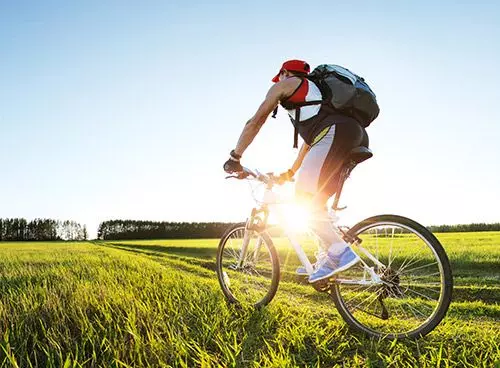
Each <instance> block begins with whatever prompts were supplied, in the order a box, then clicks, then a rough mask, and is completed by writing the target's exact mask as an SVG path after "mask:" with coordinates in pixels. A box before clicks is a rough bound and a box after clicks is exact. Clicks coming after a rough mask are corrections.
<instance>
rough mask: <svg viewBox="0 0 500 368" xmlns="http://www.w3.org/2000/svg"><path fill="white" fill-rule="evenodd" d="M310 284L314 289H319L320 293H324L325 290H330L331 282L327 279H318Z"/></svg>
mask: <svg viewBox="0 0 500 368" xmlns="http://www.w3.org/2000/svg"><path fill="white" fill-rule="evenodd" d="M311 285H312V287H313V288H314V289H316V291H319V292H320V293H324V292H327V291H328V290H330V285H331V282H330V280H329V279H326V280H319V281H316V282H313V283H312V284H311Z"/></svg>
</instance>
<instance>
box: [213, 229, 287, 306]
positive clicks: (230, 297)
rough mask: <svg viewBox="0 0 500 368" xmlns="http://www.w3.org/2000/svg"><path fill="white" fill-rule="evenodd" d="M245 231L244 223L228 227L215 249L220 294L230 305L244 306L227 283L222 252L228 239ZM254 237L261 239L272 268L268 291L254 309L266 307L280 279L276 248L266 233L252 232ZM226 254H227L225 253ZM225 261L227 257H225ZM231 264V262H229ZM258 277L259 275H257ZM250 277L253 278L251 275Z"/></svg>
mask: <svg viewBox="0 0 500 368" xmlns="http://www.w3.org/2000/svg"><path fill="white" fill-rule="evenodd" d="M245 231H248V230H246V224H245V223H238V224H235V225H232V226H230V227H229V228H228V229H227V230H226V231H225V233H224V234H223V235H222V237H221V240H220V242H219V246H218V248H217V259H216V272H217V278H218V280H219V284H220V286H221V289H222V292H223V293H224V296H225V297H226V300H227V301H228V302H230V303H236V304H245V302H244V301H243V300H240V299H242V298H238V297H237V296H236V295H235V290H234V289H233V290H231V286H230V282H228V278H227V274H226V275H225V274H224V272H226V271H225V267H224V264H223V263H224V261H225V257H224V254H225V253H224V251H225V249H226V246H227V244H228V241H229V239H231V236H232V235H234V234H236V233H238V232H239V234H242V233H244V232H245ZM254 235H255V236H256V237H257V238H259V237H260V238H261V239H262V244H264V245H265V247H266V248H267V251H268V254H269V256H270V264H271V267H272V270H271V279H270V283H269V286H268V287H267V286H266V288H267V289H268V290H267V292H266V293H265V294H264V296H263V297H262V298H261V299H260V300H258V301H256V302H253V303H250V304H252V305H253V306H254V307H256V308H258V307H263V306H265V305H267V304H268V303H269V302H271V300H272V299H273V298H274V296H275V295H276V292H277V290H278V285H279V279H280V263H279V257H278V253H277V252H276V248H275V247H274V244H273V242H272V240H271V237H270V236H269V235H268V234H267V233H266V232H260V233H256V232H254ZM226 253H227V252H226ZM226 259H227V257H226ZM229 262H231V260H229ZM259 276H260V275H259ZM251 277H254V276H253V275H252V276H251ZM253 280H254V278H252V279H250V281H253Z"/></svg>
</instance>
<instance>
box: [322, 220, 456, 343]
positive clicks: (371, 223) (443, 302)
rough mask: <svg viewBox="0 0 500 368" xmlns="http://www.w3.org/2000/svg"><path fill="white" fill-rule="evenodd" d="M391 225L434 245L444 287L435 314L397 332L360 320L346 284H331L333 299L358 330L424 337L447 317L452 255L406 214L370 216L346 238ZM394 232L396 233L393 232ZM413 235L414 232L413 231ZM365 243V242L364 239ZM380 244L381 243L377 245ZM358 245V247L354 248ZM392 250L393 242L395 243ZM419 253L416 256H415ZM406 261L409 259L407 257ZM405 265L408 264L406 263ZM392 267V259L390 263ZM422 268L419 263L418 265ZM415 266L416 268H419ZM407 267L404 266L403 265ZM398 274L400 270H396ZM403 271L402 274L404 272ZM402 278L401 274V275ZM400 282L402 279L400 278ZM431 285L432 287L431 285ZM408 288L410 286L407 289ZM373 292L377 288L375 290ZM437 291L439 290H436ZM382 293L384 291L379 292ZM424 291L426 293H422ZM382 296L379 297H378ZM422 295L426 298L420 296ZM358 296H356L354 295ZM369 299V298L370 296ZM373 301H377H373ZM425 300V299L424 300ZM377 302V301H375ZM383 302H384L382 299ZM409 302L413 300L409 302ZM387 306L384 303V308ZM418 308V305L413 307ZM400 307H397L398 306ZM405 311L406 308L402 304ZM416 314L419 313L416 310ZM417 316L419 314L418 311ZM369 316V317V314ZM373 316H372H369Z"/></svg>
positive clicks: (405, 336) (433, 249) (392, 335)
mask: <svg viewBox="0 0 500 368" xmlns="http://www.w3.org/2000/svg"><path fill="white" fill-rule="evenodd" d="M389 225H393V226H395V225H399V226H401V227H402V228H403V229H405V231H409V232H412V233H413V234H414V235H416V236H418V237H419V238H420V239H421V240H423V241H424V242H425V244H426V245H427V246H428V247H430V248H431V250H432V253H433V254H434V256H435V258H436V259H437V262H436V264H437V266H438V269H439V272H440V288H441V292H440V295H439V300H438V301H437V306H436V308H435V309H434V310H433V312H432V314H431V315H430V316H429V317H428V318H427V319H426V320H425V321H424V322H423V323H422V324H421V325H419V326H418V327H417V328H414V329H412V330H409V331H404V332H396V333H390V332H387V331H380V330H377V329H374V328H373V327H370V326H367V325H365V324H364V323H362V322H360V320H359V319H360V318H359V317H358V318H357V317H356V316H354V314H353V313H354V312H357V311H356V308H357V307H359V305H358V306H356V307H352V305H351V309H353V310H350V308H349V306H348V303H347V302H346V300H345V299H344V296H345V295H347V293H348V292H345V293H344V294H343V292H342V284H341V283H334V284H332V287H331V293H330V296H331V298H332V299H333V301H334V303H335V306H336V307H337V310H338V311H339V313H340V315H341V316H342V318H343V319H344V320H345V321H346V323H347V324H348V325H349V326H350V327H351V328H353V329H354V330H356V331H359V332H362V333H364V334H367V335H369V336H372V337H377V338H380V337H385V338H389V339H402V338H420V337H423V336H425V335H426V334H428V333H429V332H431V331H432V330H433V329H434V328H435V327H436V326H437V325H438V324H439V323H440V322H441V320H442V319H443V318H444V317H445V315H446V312H447V310H448V307H449V305H450V302H451V298H452V289H453V276H452V272H451V267H450V262H449V260H448V256H447V255H446V252H445V250H444V248H443V246H442V245H441V243H440V242H439V241H438V240H437V238H436V237H435V236H434V235H433V234H432V233H431V232H430V231H429V230H428V229H427V228H425V227H424V226H422V225H420V224H419V223H417V222H415V221H413V220H411V219H408V218H406V217H402V216H397V215H378V216H373V217H370V218H367V219H365V220H363V221H361V222H359V223H358V224H356V225H355V226H353V227H352V228H351V229H350V230H349V231H348V232H347V235H346V239H356V238H357V237H359V236H362V235H363V233H364V232H365V231H369V230H370V229H374V228H375V227H376V226H389ZM393 235H394V234H393ZM410 235H411V234H410ZM361 245H363V243H361ZM377 246H378V245H377ZM354 249H355V248H354ZM391 250H392V245H391ZM415 257H416V256H413V258H415ZM405 262H406V261H405ZM403 265H404V264H403ZM424 267H427V266H422V267H420V268H424ZM389 268H390V263H389ZM417 268H419V267H417ZM417 268H414V269H417ZM402 270H404V268H402ZM395 274H397V271H396V272H395ZM401 275H402V274H401ZM398 280H399V276H398ZM398 282H399V281H398ZM358 289H359V288H358ZM429 289H431V288H429ZM407 290H408V289H407ZM372 292H373V291H372ZM434 292H435V291H434ZM379 295H380V294H379ZM422 295H423V294H422ZM399 298H400V299H404V297H402V296H400V297H399ZM377 299H378V297H377ZM420 299H422V298H420ZM353 300H354V297H353ZM366 300H368V298H366ZM372 303H373V302H372ZM424 303H425V302H422V304H424ZM375 304H376V303H375ZM380 304H383V302H380ZM408 305H410V303H409V302H408ZM383 308H385V307H381V309H383ZM413 308H414V307H413ZM394 309H396V307H394ZM401 309H402V310H403V312H404V308H401ZM413 313H414V312H413ZM362 314H363V312H358V316H359V315H362ZM414 314H415V313H414ZM415 317H417V315H415ZM368 318H369V317H368ZM366 320H369V319H366Z"/></svg>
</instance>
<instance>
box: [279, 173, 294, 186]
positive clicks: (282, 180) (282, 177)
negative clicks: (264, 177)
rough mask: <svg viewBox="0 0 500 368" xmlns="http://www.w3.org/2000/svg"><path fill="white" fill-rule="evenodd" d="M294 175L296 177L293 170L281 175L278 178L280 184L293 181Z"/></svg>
mask: <svg viewBox="0 0 500 368" xmlns="http://www.w3.org/2000/svg"><path fill="white" fill-rule="evenodd" d="M294 175H295V172H294V171H293V170H292V169H290V170H288V171H286V172H284V173H281V174H280V175H279V176H278V183H279V184H284V183H285V182H287V181H292V179H293V176H294Z"/></svg>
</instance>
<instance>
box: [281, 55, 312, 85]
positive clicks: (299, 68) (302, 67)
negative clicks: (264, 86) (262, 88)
mask: <svg viewBox="0 0 500 368" xmlns="http://www.w3.org/2000/svg"><path fill="white" fill-rule="evenodd" d="M283 69H286V70H289V71H291V72H299V73H306V74H309V71H310V70H311V67H310V66H309V64H308V63H306V62H305V61H302V60H288V61H285V62H284V63H283V65H282V66H281V69H280V71H279V72H278V74H276V76H275V77H274V78H273V79H272V81H273V82H274V83H277V82H279V80H280V73H281V71H282V70H283Z"/></svg>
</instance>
